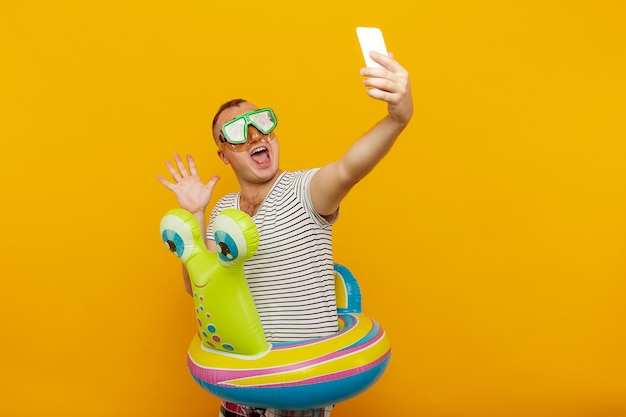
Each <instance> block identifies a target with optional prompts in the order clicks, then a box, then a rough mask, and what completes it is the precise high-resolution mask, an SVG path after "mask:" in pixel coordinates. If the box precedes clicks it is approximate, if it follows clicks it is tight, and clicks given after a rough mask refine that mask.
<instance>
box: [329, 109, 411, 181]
mask: <svg viewBox="0 0 626 417" xmlns="http://www.w3.org/2000/svg"><path fill="white" fill-rule="evenodd" d="M406 126H407V124H406V123H399V122H397V121H395V120H393V119H392V118H391V117H390V116H387V117H385V118H384V119H382V120H381V121H380V122H378V123H377V124H376V125H374V127H372V128H371V129H370V130H369V131H368V132H367V133H365V134H364V135H363V136H362V137H361V138H360V139H359V140H358V141H356V142H355V143H354V144H353V145H352V146H351V147H350V148H349V149H348V151H347V152H346V153H345V154H344V156H343V157H342V158H341V159H340V160H339V161H337V167H336V169H337V180H338V181H339V183H341V184H345V185H347V186H352V185H354V184H356V183H357V182H359V181H360V180H361V179H363V178H364V177H365V176H366V175H367V174H368V173H369V172H370V171H371V170H372V169H373V168H374V167H375V166H376V165H377V164H378V163H379V162H380V161H381V160H382V159H383V158H384V157H385V155H387V153H389V151H390V150H391V148H392V147H393V145H394V143H395V142H396V140H397V139H398V136H399V135H400V133H402V131H403V130H404V128H405V127H406Z"/></svg>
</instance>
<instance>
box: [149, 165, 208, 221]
mask: <svg viewBox="0 0 626 417" xmlns="http://www.w3.org/2000/svg"><path fill="white" fill-rule="evenodd" d="M174 161H175V163H176V167H175V166H174V165H172V163H171V162H170V161H165V165H166V166H167V170H168V171H169V172H170V174H171V175H172V178H173V179H174V182H170V181H168V180H167V179H165V178H164V177H162V176H161V175H157V179H158V180H159V181H160V182H161V184H163V185H164V186H166V187H167V188H168V189H169V190H171V191H172V192H173V193H174V194H176V198H177V199H178V204H179V205H180V207H181V208H183V209H185V210H187V211H189V212H191V213H193V214H197V213H200V212H202V213H203V212H204V210H205V209H206V206H207V205H208V204H209V201H211V194H213V187H215V184H216V183H217V181H219V179H220V177H219V176H214V177H212V178H211V179H210V180H209V181H208V182H207V183H206V184H205V183H203V182H202V180H201V179H200V176H199V175H198V170H197V169H196V164H195V162H194V160H193V158H192V156H191V155H187V165H189V169H187V167H186V166H185V164H184V162H183V160H182V159H181V158H180V156H179V155H178V154H174Z"/></svg>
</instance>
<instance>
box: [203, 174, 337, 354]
mask: <svg viewBox="0 0 626 417" xmlns="http://www.w3.org/2000/svg"><path fill="white" fill-rule="evenodd" d="M315 171H316V170H315V169H313V170H305V171H296V172H284V173H282V174H281V175H280V177H279V178H278V179H277V180H276V182H275V183H274V186H273V187H272V189H271V190H270V192H269V193H268V195H267V197H266V198H265V201H264V202H263V204H262V205H261V207H260V208H259V210H258V211H257V213H256V214H255V215H254V216H253V217H252V218H253V220H254V222H255V224H256V225H257V229H258V231H259V248H258V250H257V253H256V254H255V255H254V256H253V257H252V258H251V259H249V260H247V261H246V263H245V266H244V270H245V273H246V278H247V279H248V285H249V286H250V291H251V292H252V296H253V298H254V301H255V304H256V307H257V310H258V312H259V316H260V317H261V322H262V324H263V328H264V329H265V336H266V338H267V340H268V341H269V342H279V341H294V340H300V339H308V338H313V337H320V336H325V335H328V334H330V333H333V332H336V331H337V301H336V297H335V284H334V272H333V254H332V223H334V221H335V220H336V219H337V215H335V217H334V218H333V219H332V220H331V221H327V220H326V219H324V218H323V217H322V216H320V215H319V214H318V213H317V212H316V211H315V209H314V208H313V204H312V203H311V197H310V193H309V186H310V184H311V178H312V177H313V174H314V173H315ZM229 207H234V208H239V193H230V194H227V195H225V196H224V197H222V198H221V199H220V200H219V201H218V202H217V204H216V205H215V207H214V208H213V212H212V213H211V222H210V225H209V227H208V228H207V238H208V239H213V231H212V228H211V225H212V224H213V220H214V219H215V216H217V214H219V212H221V211H222V210H224V209H225V208H229Z"/></svg>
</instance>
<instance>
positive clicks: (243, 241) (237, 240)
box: [161, 208, 271, 356]
mask: <svg viewBox="0 0 626 417" xmlns="http://www.w3.org/2000/svg"><path fill="white" fill-rule="evenodd" d="M213 229H214V230H215V231H216V232H215V233H214V238H215V243H216V245H217V252H215V253H214V252H211V251H209V250H208V249H207V248H206V245H205V243H204V240H203V236H204V233H203V232H202V231H201V230H200V225H199V224H198V221H197V220H196V218H195V217H194V216H193V215H192V214H191V213H190V212H188V211H187V210H184V209H181V208H176V209H173V210H170V211H168V212H167V213H166V214H165V216H164V217H163V218H162V220H161V238H162V239H163V242H165V244H166V245H167V247H168V249H169V250H170V251H171V252H172V253H174V254H175V255H176V256H177V257H178V258H180V259H181V260H182V261H183V263H184V264H185V267H186V268H187V271H188V272H189V277H190V281H191V288H192V294H193V300H194V303H195V306H196V316H197V322H198V336H199V337H200V339H201V340H202V346H203V347H204V348H208V349H216V350H220V351H222V352H227V353H234V354H240V355H252V356H255V355H262V354H264V353H266V352H267V351H268V350H269V349H270V348H271V345H270V344H269V343H268V342H267V340H266V339H265V334H264V332H263V326H262V324H261V320H260V318H259V314H258V312H257V310H256V306H255V305H254V300H253V299H252V295H251V294H250V289H249V288H248V283H247V281H246V277H245V274H244V270H243V263H244V261H245V260H246V259H249V258H251V257H252V256H253V255H254V254H255V253H256V250H257V248H258V246H259V235H258V232H257V228H256V225H255V224H254V222H253V220H252V218H250V216H248V215H247V214H246V213H244V212H242V211H240V210H236V209H226V210H224V211H222V212H221V213H220V214H219V215H218V216H217V217H216V218H215V221H214V224H213ZM194 236H195V237H194Z"/></svg>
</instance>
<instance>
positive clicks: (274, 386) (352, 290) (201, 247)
mask: <svg viewBox="0 0 626 417" xmlns="http://www.w3.org/2000/svg"><path fill="white" fill-rule="evenodd" d="M202 232H203V231H202V230H200V226H199V224H198V222H197V220H196V219H195V217H194V216H193V215H192V214H191V213H189V212H187V211H186V210H183V209H173V210H170V211H169V212H167V213H166V214H165V216H164V217H163V218H162V220H161V237H162V240H163V242H164V243H165V244H166V246H167V248H168V249H169V250H170V251H171V252H172V253H174V254H175V255H176V256H177V257H178V258H180V259H181V260H182V261H183V262H184V264H185V266H186V267H187V270H188V271H189V276H190V281H191V286H192V292H193V298H194V304H195V308H196V318H197V325H198V332H197V334H196V335H195V336H194V337H193V339H192V340H191V343H190V344H189V348H188V357H187V364H188V367H189V370H190V372H191V375H192V376H193V378H194V379H195V380H196V382H197V383H198V384H199V385H200V386H201V387H202V388H204V389H205V390H207V391H209V392H210V393H212V394H213V395H215V396H217V397H219V398H221V399H224V400H226V401H230V402H233V403H236V404H242V405H248V406H252V407H257V408H277V409H288V410H297V409H310V408H318V407H323V406H327V405H333V404H337V403H339V402H341V401H344V400H347V399H349V398H351V397H354V396H355V395H357V394H360V393H361V392H363V391H365V390H366V389H367V388H369V387H370V386H371V385H372V384H374V383H375V382H376V381H377V380H378V379H379V378H380V376H381V375H382V374H383V372H384V371H385V369H386V367H387V364H388V362H389V358H390V354H391V350H390V343H389V339H388V338H387V336H386V334H385V332H384V330H383V329H382V328H381V327H380V325H379V324H378V323H376V321H374V320H373V319H371V318H370V317H368V316H366V315H364V314H362V312H361V293H360V290H359V287H358V283H357V281H356V279H355V278H354V276H353V275H352V274H351V273H350V271H349V270H348V269H347V268H346V267H344V266H342V265H338V264H336V265H335V286H336V290H337V307H338V308H337V312H338V315H339V331H338V332H337V333H334V334H332V335H329V336H326V337H321V338H315V339H309V340H302V341H298V342H284V343H271V344H270V343H268V342H267V341H266V339H265V334H264V332H263V327H262V325H261V321H260V319H259V315H258V312H257V310H256V307H255V305H254V301H253V299H252V295H251V294H250V290H249V288H248V284H247V281H246V278H245V274H244V270H243V263H244V261H245V260H246V259H249V258H250V257H252V256H253V255H254V254H255V252H256V250H257V247H258V242H259V238H258V233H257V230H256V226H255V224H254V222H253V221H252V219H251V218H250V216H248V215H247V214H246V213H244V212H242V211H239V210H236V209H226V210H224V211H222V212H221V213H220V214H219V215H218V216H217V217H216V219H215V222H214V237H215V242H216V245H217V247H218V252H216V253H213V252H210V251H208V250H207V249H206V246H205V244H204V239H203V233H202Z"/></svg>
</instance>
